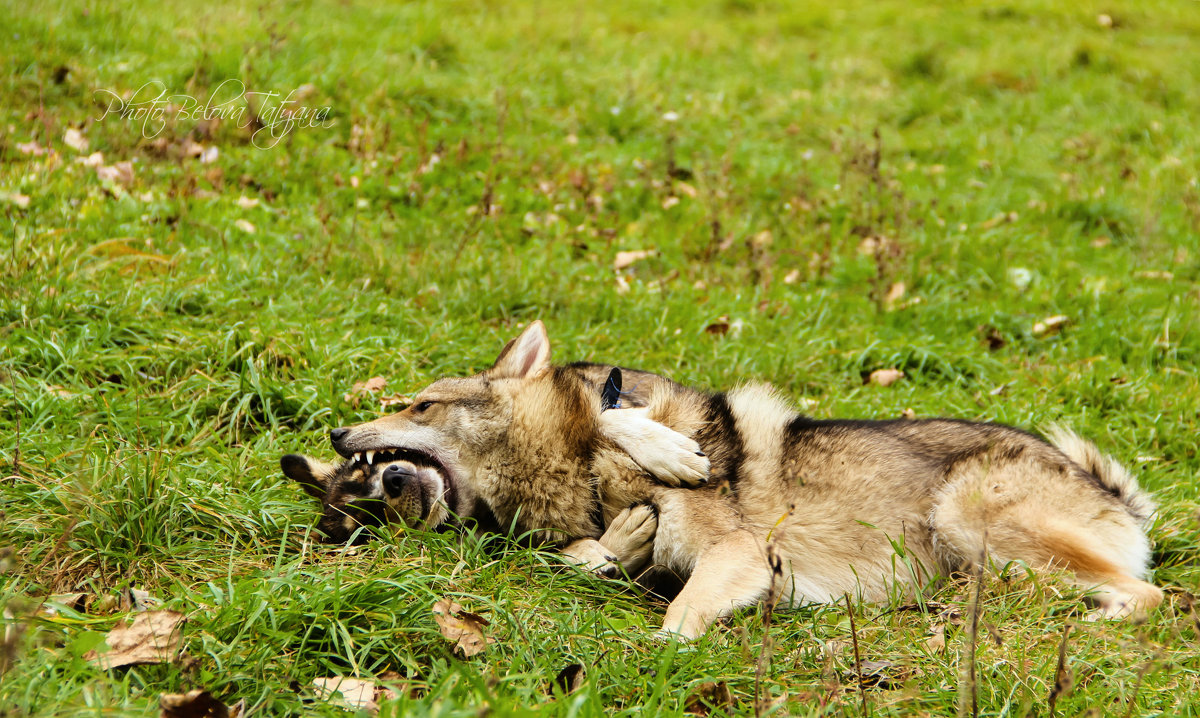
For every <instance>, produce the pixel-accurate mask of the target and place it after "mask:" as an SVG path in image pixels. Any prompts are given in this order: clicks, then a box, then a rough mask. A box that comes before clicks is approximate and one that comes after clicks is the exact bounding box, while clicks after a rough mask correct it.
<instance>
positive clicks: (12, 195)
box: [0, 192, 29, 209]
mask: <svg viewBox="0 0 1200 718" xmlns="http://www.w3.org/2000/svg"><path fill="white" fill-rule="evenodd" d="M0 197H3V198H4V200H5V201H6V202H12V203H13V204H15V205H17V206H18V207H20V208H21V209H25V208H26V207H28V206H29V195H27V194H21V193H20V192H0Z"/></svg>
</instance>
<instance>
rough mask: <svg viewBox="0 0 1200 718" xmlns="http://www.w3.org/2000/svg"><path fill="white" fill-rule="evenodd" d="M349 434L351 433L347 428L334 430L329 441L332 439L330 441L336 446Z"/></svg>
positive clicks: (330, 433)
mask: <svg viewBox="0 0 1200 718" xmlns="http://www.w3.org/2000/svg"><path fill="white" fill-rule="evenodd" d="M349 433H350V430H349V429H346V428H338V429H334V430H332V431H330V432H329V439H330V441H332V442H334V443H335V444H336V443H337V442H339V441H341V440H342V439H344V438H346V434H349Z"/></svg>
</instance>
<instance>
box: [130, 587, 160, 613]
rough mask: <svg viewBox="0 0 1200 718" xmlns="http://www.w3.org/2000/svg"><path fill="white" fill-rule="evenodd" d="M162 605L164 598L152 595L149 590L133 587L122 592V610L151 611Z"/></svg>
mask: <svg viewBox="0 0 1200 718" xmlns="http://www.w3.org/2000/svg"><path fill="white" fill-rule="evenodd" d="M161 605H162V600H161V599H158V598H155V597H154V596H152V595H150V592H149V591H143V590H142V589H140V588H131V589H129V590H128V591H125V592H123V593H122V594H121V610H122V611H134V612H141V611H149V610H150V609H152V608H158V607H159V606H161Z"/></svg>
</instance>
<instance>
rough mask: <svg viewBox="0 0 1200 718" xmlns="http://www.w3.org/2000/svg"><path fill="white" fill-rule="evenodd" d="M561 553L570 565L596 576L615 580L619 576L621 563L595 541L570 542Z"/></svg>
mask: <svg viewBox="0 0 1200 718" xmlns="http://www.w3.org/2000/svg"><path fill="white" fill-rule="evenodd" d="M562 553H563V556H565V557H566V558H567V560H568V561H570V562H571V563H574V564H577V565H579V566H580V567H581V568H583V569H585V570H587V571H591V572H592V573H594V574H596V575H598V576H604V577H607V578H616V577H617V576H619V575H621V562H620V561H619V560H618V559H617V557H616V556H614V555H613V554H612V552H611V551H609V550H608V548H606V547H605V546H604V545H603V544H601V543H600V542H599V541H597V540H596V539H579V540H578V541H572V542H571V543H570V544H568V545H567V547H566V548H564V549H563V550H562Z"/></svg>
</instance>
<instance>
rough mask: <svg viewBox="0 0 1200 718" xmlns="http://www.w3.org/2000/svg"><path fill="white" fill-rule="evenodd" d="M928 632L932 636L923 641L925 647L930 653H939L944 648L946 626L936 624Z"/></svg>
mask: <svg viewBox="0 0 1200 718" xmlns="http://www.w3.org/2000/svg"><path fill="white" fill-rule="evenodd" d="M929 630H930V633H932V635H931V636H930V637H929V638H926V639H925V647H926V648H928V649H929V650H930V652H932V653H941V652H942V651H943V650H944V649H945V648H946V624H944V623H939V624H936V625H935V626H934V627H933V628H931V629H929Z"/></svg>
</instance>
